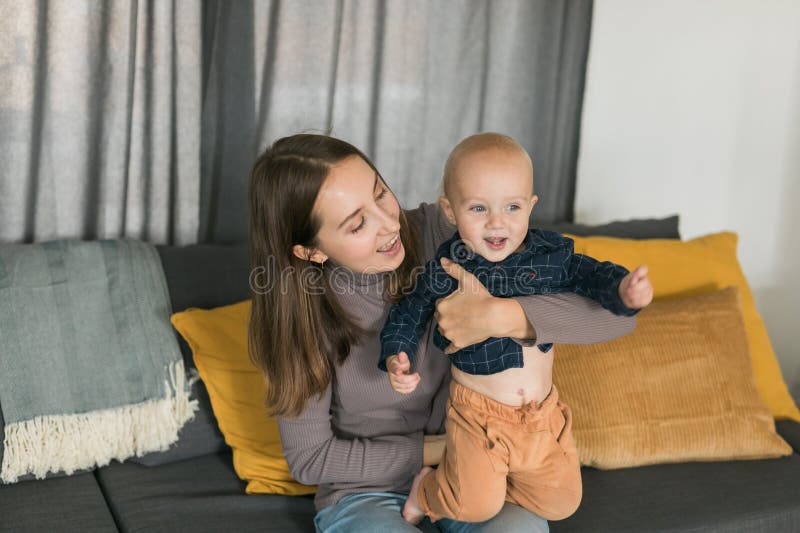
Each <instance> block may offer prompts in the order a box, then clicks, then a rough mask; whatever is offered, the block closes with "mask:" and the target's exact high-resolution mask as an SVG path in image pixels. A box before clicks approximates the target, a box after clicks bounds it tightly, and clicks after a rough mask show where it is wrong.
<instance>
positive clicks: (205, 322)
mask: <svg viewBox="0 0 800 533" xmlns="http://www.w3.org/2000/svg"><path fill="white" fill-rule="evenodd" d="M249 321H250V301H249V300H247V301H244V302H241V303H238V304H234V305H228V306H225V307H218V308H216V309H211V310H204V309H194V308H193V309H187V310H186V311H182V312H180V313H175V314H174V315H172V324H173V325H174V326H175V329H177V330H178V332H179V333H180V334H181V335H182V336H183V338H184V339H186V342H187V343H188V344H189V347H190V348H191V349H192V354H193V356H194V362H195V365H196V366H197V370H198V372H199V373H200V377H201V378H202V379H203V383H204V384H205V386H206V388H207V389H208V396H209V398H210V399H211V408H212V409H213V410H214V416H216V417H217V423H218V424H219V429H220V431H222V434H223V435H224V437H225V442H226V443H227V444H228V446H230V447H231V448H232V449H233V467H234V469H235V470H236V474H237V475H238V476H239V477H240V478H241V479H243V480H244V481H247V488H246V489H245V490H246V492H247V493H248V494H290V495H298V494H310V493H313V492H315V491H316V487H312V486H308V485H301V484H300V483H298V482H297V481H295V480H294V479H293V478H292V476H291V474H290V473H289V466H288V465H287V464H286V459H285V458H284V456H283V450H282V448H281V439H280V435H279V434H278V422H277V420H275V418H273V417H270V416H269V415H268V413H267V409H266V407H264V398H265V394H266V384H265V380H264V376H263V374H262V373H261V371H260V370H258V368H256V367H255V366H254V365H253V363H251V362H250V358H249V357H248V354H247V326H248V322H249Z"/></svg>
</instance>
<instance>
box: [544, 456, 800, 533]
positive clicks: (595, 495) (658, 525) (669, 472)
mask: <svg viewBox="0 0 800 533" xmlns="http://www.w3.org/2000/svg"><path fill="white" fill-rule="evenodd" d="M582 473H583V502H582V503H581V506H580V507H579V508H578V511H577V512H576V513H575V514H574V515H572V516H571V517H569V518H567V519H566V520H563V521H560V522H551V523H550V531H551V532H552V533H566V532H590V531H592V532H593V531H614V532H615V533H624V532H637V533H638V532H640V531H647V532H649V533H658V532H668V531H669V532H675V531H703V532H706V533H711V532H720V533H723V532H724V533H736V532H742V533H745V532H747V533H750V532H752V531H800V500H798V498H797V495H798V494H800V455H798V454H793V455H791V456H789V457H782V458H779V459H763V460H756V461H729V462H723V463H679V464H664V465H654V466H646V467H639V468H626V469H622V470H595V469H593V468H584V469H583V470H582Z"/></svg>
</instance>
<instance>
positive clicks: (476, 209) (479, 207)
mask: <svg viewBox="0 0 800 533" xmlns="http://www.w3.org/2000/svg"><path fill="white" fill-rule="evenodd" d="M469 210H470V211H474V212H476V213H483V212H484V211H486V208H485V207H483V206H482V205H473V206H472V207H470V208H469Z"/></svg>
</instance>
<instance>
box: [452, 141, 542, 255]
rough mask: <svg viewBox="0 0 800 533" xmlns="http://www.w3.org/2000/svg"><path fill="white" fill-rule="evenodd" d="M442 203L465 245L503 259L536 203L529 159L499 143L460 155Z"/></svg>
mask: <svg viewBox="0 0 800 533" xmlns="http://www.w3.org/2000/svg"><path fill="white" fill-rule="evenodd" d="M454 177H455V179H454V180H453V181H452V183H451V185H452V186H451V187H448V189H449V190H448V195H447V196H446V197H445V196H443V197H442V198H440V204H441V205H442V208H443V209H444V212H445V214H446V215H447V217H448V219H450V222H451V223H454V224H455V225H456V226H458V231H459V233H460V234H461V238H462V239H463V240H464V241H465V243H466V244H467V246H469V248H470V249H471V250H472V251H473V252H475V253H477V254H479V255H482V256H483V257H484V258H486V259H488V260H489V261H493V262H497V261H502V260H503V259H505V258H506V257H508V256H509V255H510V254H512V253H513V252H515V251H517V249H519V248H520V246H521V245H522V243H523V242H524V240H525V236H526V234H527V233H528V217H529V216H530V214H531V209H532V208H533V206H534V204H535V203H536V200H537V197H536V196H534V194H533V170H532V168H531V163H530V159H528V157H527V156H526V155H525V154H523V153H521V152H514V151H509V150H501V149H497V148H489V149H484V150H482V151H480V152H476V153H473V154H469V155H466V156H464V157H463V158H462V159H461V161H459V163H458V166H457V167H456V169H455V176H454Z"/></svg>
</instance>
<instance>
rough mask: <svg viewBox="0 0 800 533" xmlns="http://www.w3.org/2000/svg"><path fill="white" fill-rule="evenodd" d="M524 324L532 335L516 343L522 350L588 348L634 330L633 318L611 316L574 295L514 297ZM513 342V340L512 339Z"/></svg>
mask: <svg viewBox="0 0 800 533" xmlns="http://www.w3.org/2000/svg"><path fill="white" fill-rule="evenodd" d="M514 299H515V300H516V301H517V302H519V304H520V305H521V306H522V309H523V311H525V316H527V317H528V322H530V323H531V325H532V326H533V329H534V330H535V331H536V338H535V342H534V341H533V340H532V339H525V340H518V342H519V344H522V345H523V346H530V345H533V344H549V343H560V344H592V343H595V342H606V341H610V340H614V339H616V338H617V337H621V336H623V335H627V334H628V333H630V332H632V331H633V330H634V328H635V327H636V318H635V317H633V316H619V315H615V314H614V313H612V312H611V311H608V310H607V309H603V308H602V307H601V306H600V304H599V303H597V302H595V301H594V300H590V299H588V298H584V297H583V296H579V295H577V294H575V293H570V292H565V293H560V294H550V295H533V296H518V297H515V298H514ZM515 340H516V339H515Z"/></svg>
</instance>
